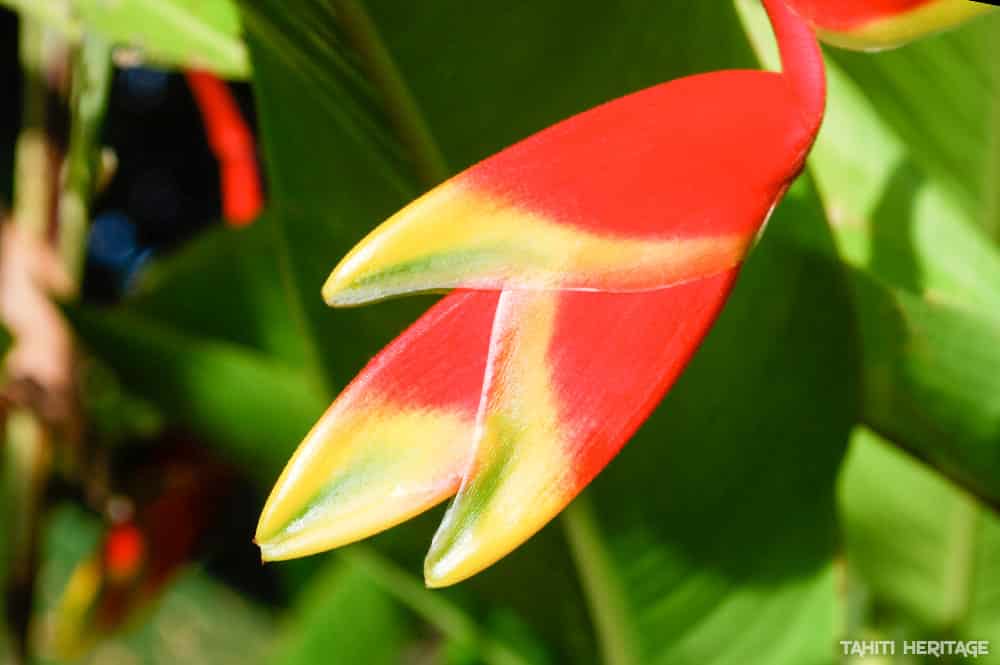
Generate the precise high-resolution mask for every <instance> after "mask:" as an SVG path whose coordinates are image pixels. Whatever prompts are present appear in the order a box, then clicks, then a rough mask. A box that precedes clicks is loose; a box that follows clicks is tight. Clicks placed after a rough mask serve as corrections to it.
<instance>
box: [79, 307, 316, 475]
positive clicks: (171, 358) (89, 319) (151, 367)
mask: <svg viewBox="0 0 1000 665" xmlns="http://www.w3.org/2000/svg"><path fill="white" fill-rule="evenodd" d="M70 314H71V318H72V320H73V323H74V326H75V328H76V329H77V331H78V332H79V334H80V335H81V336H82V337H83V338H84V339H85V340H87V345H88V347H89V349H90V350H92V351H93V352H96V353H97V354H98V355H99V356H100V357H101V358H103V359H105V360H106V362H107V363H108V364H109V365H110V366H111V367H112V368H113V369H114V370H115V371H116V372H117V373H118V374H119V376H121V377H122V378H123V380H125V381H126V382H127V383H128V384H129V385H130V386H131V387H132V389H133V390H134V391H135V392H136V394H138V395H139V396H140V397H143V398H145V399H148V400H150V401H153V402H155V403H156V404H157V405H158V406H159V407H160V408H161V409H162V410H163V412H164V413H165V415H167V416H168V417H170V418H171V419H172V420H173V421H174V422H177V423H180V424H183V425H186V426H188V427H191V428H193V429H195V430H196V431H198V432H200V433H202V434H203V435H204V436H205V437H206V438H207V439H208V441H210V442H213V443H217V444H219V445H221V446H223V447H224V448H225V449H226V450H227V451H228V452H229V454H230V455H232V457H233V459H234V460H235V461H236V462H238V463H239V464H241V465H243V466H244V467H245V468H246V469H247V470H248V471H250V472H251V473H252V475H254V476H255V477H257V478H258V479H259V480H260V481H261V482H262V483H268V482H271V481H272V480H273V478H274V473H275V469H277V468H280V466H281V465H282V464H283V463H284V459H285V458H287V456H288V455H290V454H291V452H292V450H294V446H295V444H296V443H297V442H298V439H299V438H300V437H301V436H302V434H303V433H304V432H305V431H307V430H308V428H309V427H310V426H311V424H312V422H313V421H314V420H315V418H316V417H317V415H318V414H319V413H322V410H323V409H324V408H325V407H326V400H325V399H324V397H323V394H322V392H321V391H320V390H318V389H317V388H316V386H315V384H313V383H311V382H310V380H309V378H308V376H307V375H305V374H304V373H303V372H301V371H300V370H297V369H294V368H292V367H289V366H288V365H286V364H283V363H281V362H279V361H276V360H275V359H273V358H272V357H269V356H266V355H264V354H262V353H259V352H256V351H253V350H252V349H249V348H247V347H241V346H239V345H235V344H230V343H226V342H222V341H217V340H213V339H210V338H204V337H194V336H191V335H186V334H184V333H182V332H179V331H177V330H175V329H172V328H170V327H168V326H166V325H164V324H163V323H161V322H158V321H155V320H151V319H149V318H146V317H143V316H142V315H139V314H135V313H132V312H127V311H100V310H95V309H93V308H79V309H75V310H70Z"/></svg>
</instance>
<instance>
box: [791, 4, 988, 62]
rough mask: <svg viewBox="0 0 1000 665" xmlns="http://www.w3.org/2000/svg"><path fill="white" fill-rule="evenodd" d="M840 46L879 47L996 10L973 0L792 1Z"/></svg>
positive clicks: (796, 7) (828, 38)
mask: <svg viewBox="0 0 1000 665" xmlns="http://www.w3.org/2000/svg"><path fill="white" fill-rule="evenodd" d="M789 4H790V5H791V6H792V7H794V8H795V9H796V10H797V11H798V12H800V13H801V14H802V16H804V17H806V18H807V19H809V20H810V21H811V22H812V23H813V26H814V27H815V28H816V31H817V33H818V34H819V36H820V37H821V38H822V39H823V40H824V41H827V42H829V43H831V44H834V45H836V46H841V47H844V48H850V49H857V50H879V49H886V48H893V47H895V46H900V45H901V44H905V43H906V42H909V41H912V40H914V39H916V38H918V37H922V36H923V35H927V34H931V33H934V32H940V31H941V30H947V29H948V28H952V27H954V26H956V25H958V24H960V23H962V22H964V21H966V20H968V19H970V18H973V17H974V16H979V15H981V14H985V13H986V12H988V11H991V10H993V9H995V7H991V6H990V5H988V4H986V3H983V2H973V1H972V0H789Z"/></svg>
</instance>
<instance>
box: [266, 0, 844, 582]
mask: <svg viewBox="0 0 1000 665" xmlns="http://www.w3.org/2000/svg"><path fill="white" fill-rule="evenodd" d="M764 4H765V6H766V7H767V10H768V13H769V15H770V17H771V21H772V24H773V26H774V29H775V32H776V34H777V38H778V43H779V46H780V48H781V51H782V60H783V68H784V72H783V73H782V74H776V73H769V72H760V71H726V72H716V73H712V74H703V75H699V76H693V77H689V78H685V79H680V80H678V81H673V82H670V83H665V84H662V85H659V86H656V87H653V88H650V89H648V90H644V91H641V92H638V93H635V94H633V95H629V96H627V97H624V98H622V99H619V100H615V101H613V102H609V103H607V104H604V105H603V106H600V107H598V108H596V109H593V110H591V111H587V112H585V113H582V114H580V115H578V116H575V117H573V118H570V119H569V120H566V121H564V122H562V123H559V124H557V125H555V126H553V127H551V128H549V129H547V130H544V131H542V132H540V133H539V134H537V135H535V136H533V137H531V138H528V139H526V140H525V141H523V142H521V143H519V144H517V145H515V146H513V147H511V148H508V149H507V150H505V151H503V152H501V153H499V154H497V155H495V156H494V157H491V158H489V159H487V160H486V161H484V162H482V163H481V164H478V165H476V166H474V167H472V168H471V169H469V170H468V171H466V172H464V173H462V174H460V175H458V176H456V177H454V178H452V179H451V180H449V181H448V182H445V183H444V184H442V185H440V186H438V187H437V188H435V189H434V190H432V191H431V192H429V193H428V194H426V195H425V196H423V197H421V198H420V199H418V200H417V201H415V202H414V203H412V204H410V205H409V206H407V207H406V208H404V209H403V210H402V211H400V212H399V213H398V214H397V215H395V216H393V217H392V218H391V219H390V220H388V221H387V222H385V223H384V224H383V225H382V226H380V227H379V228H378V229H376V230H375V231H374V232H373V233H372V234H370V235H369V237H368V238H366V239H365V240H364V241H362V243H361V244H360V245H358V247H356V248H355V249H354V250H353V251H352V252H351V253H350V254H349V255H348V256H347V257H346V258H345V259H344V260H343V261H342V262H341V264H340V265H339V266H338V267H337V268H336V269H335V270H334V271H333V274H332V275H331V276H330V279H329V280H328V281H327V283H326V285H325V287H324V296H325V297H326V299H327V301H328V302H330V303H331V304H334V305H353V304H360V303H363V302H368V301H371V300H377V299H380V298H384V297H389V296H395V295H399V294H404V293H412V292H417V291H434V290H440V289H447V288H460V289H476V290H478V291H459V292H457V293H455V294H453V295H451V296H449V297H448V298H446V299H445V300H444V301H443V302H442V303H441V304H439V305H438V306H437V308H435V309H434V310H432V312H431V313H429V314H428V315H426V316H425V317H424V318H423V319H421V320H420V321H419V322H418V323H417V324H416V325H415V326H414V327H413V328H411V329H410V330H409V331H407V332H406V333H404V334H403V336H402V337H401V338H400V339H399V340H397V341H396V342H394V343H393V344H392V345H390V347H389V348H388V349H387V350H386V351H384V352H383V353H382V354H381V355H380V356H379V357H378V358H376V359H375V361H373V362H372V363H371V364H370V365H369V366H368V367H367V368H366V369H365V370H363V371H362V374H361V375H360V376H359V377H358V378H357V379H356V380H355V381H354V383H352V384H351V386H350V387H349V388H348V389H347V390H346V391H345V392H344V393H343V394H342V395H341V396H340V397H339V398H338V399H337V400H336V401H335V402H334V404H333V405H332V406H331V407H330V410H329V411H328V412H327V413H326V414H325V415H324V416H323V418H322V419H321V420H320V422H319V423H318V424H317V425H316V427H315V428H314V429H313V431H312V432H311V433H310V434H309V435H308V437H307V438H306V440H305V441H304V442H303V444H302V445H301V446H300V448H299V450H298V451H297V452H296V454H295V456H294V457H293V459H292V461H291V462H290V464H289V466H288V468H287V469H286V470H285V472H284V473H283V474H282V476H281V478H280V479H279V481H278V483H277V485H276V487H275V489H274V491H273V493H272V495H271V497H270V499H269V500H268V503H267V506H266V507H265V509H264V512H263V514H262V516H261V521H260V524H259V526H258V532H257V539H258V543H259V544H260V545H261V549H262V553H263V556H264V558H266V559H280V558H289V557H294V556H301V555H303V554H308V553H312V552H316V551H319V550H322V549H326V548H329V547H333V546H337V545H341V544H344V543H345V542H349V541H350V540H353V539H355V538H358V537H362V536H364V535H368V534H370V533H373V532H375V531H378V530H380V529H383V528H386V527H387V526H390V525H392V524H395V523H396V522H398V521H399V520H400V519H403V518H405V517H408V516H409V515H411V514H414V513H416V512H419V511H420V510H423V509H425V508H426V507H428V506H429V505H431V504H432V503H434V502H436V501H440V500H443V499H444V498H446V497H447V496H449V495H451V494H452V493H454V492H455V491H456V489H457V496H456V498H455V500H454V501H453V503H452V504H451V506H450V508H449V510H448V512H447V514H446V515H445V517H444V520H443V522H442V524H441V527H440V528H439V530H438V532H437V534H436V535H435V537H434V540H433V543H432V545H431V550H430V553H429V554H428V557H427V561H426V565H425V577H426V580H427V582H428V584H430V585H432V586H441V585H445V584H451V583H454V582H457V581H460V580H462V579H464V578H466V577H468V576H470V575H473V574H475V573H476V572H478V571H479V570H482V569H483V568H484V567H486V566H488V565H490V564H491V563H492V562H494V561H496V560H497V559H498V558H500V557H502V556H504V555H505V554H506V553H508V552H510V551H511V550H512V549H514V548H515V547H517V546H518V545H519V544H521V543H522V542H524V540H526V539H527V538H529V537H530V536H531V535H532V534H533V533H535V532H536V531H537V530H538V529H540V528H541V527H542V526H544V525H545V524H546V523H547V522H548V521H549V520H550V519H552V517H554V516H555V515H556V514H558V512H559V511H560V510H562V508H564V507H565V506H566V504H567V503H569V502H570V501H571V500H572V499H573V497H575V496H576V495H577V494H578V493H579V492H580V491H581V490H582V489H583V487H584V486H585V485H586V484H587V483H588V482H590V480H592V479H593V477H594V476H595V475H596V474H597V473H599V472H600V470H601V469H602V468H603V467H604V466H605V465H606V464H607V463H608V461H609V460H610V459H611V458H612V457H614V455H615V454H616V453H617V452H618V451H619V450H620V449H621V447H622V446H623V445H624V444H625V443H626V441H627V440H628V439H629V437H631V435H632V434H633V433H634V432H635V430H636V428H638V426H639V425H640V424H641V423H642V422H643V420H644V419H645V418H646V417H647V416H648V415H649V413H650V412H651V411H652V409H653V408H654V407H655V406H656V404H657V403H658V402H659V401H660V399H661V398H662V397H663V395H664V394H665V393H666V391H667V390H668V389H669V388H670V386H671V385H673V383H674V381H675V380H676V379H677V377H678V376H679V375H680V373H681V371H682V370H683V368H684V366H685V365H686V363H687V362H688V360H689V359H690V358H691V356H692V355H693V353H694V352H695V350H696V349H697V347H698V345H699V344H700V342H701V340H702V339H703V338H704V336H705V334H706V333H707V331H708V330H709V328H710V327H711V324H712V322H713V321H714V320H715V317H716V315H717V314H718V312H719V310H720V309H721V307H722V305H723V303H724V302H725V298H726V296H727V295H728V293H729V291H730V289H731V287H732V285H733V283H734V281H735V279H736V276H737V273H738V269H739V266H740V264H741V263H742V261H743V259H744V257H745V254H746V252H747V251H748V250H749V248H750V246H751V245H752V244H753V241H754V239H755V237H756V236H757V234H758V233H759V231H760V229H761V227H762V224H763V223H764V221H765V220H766V218H767V216H768V214H769V213H770V211H771V210H772V209H773V208H774V206H775V205H776V204H777V203H778V201H779V200H780V198H781V196H782V194H783V193H784V192H785V190H786V189H787V188H788V186H789V185H790V183H791V182H792V180H794V178H795V177H796V176H797V175H798V173H799V171H800V170H801V168H802V165H803V162H804V159H805V157H806V154H807V153H808V151H809V148H810V147H811V145H812V142H813V140H814V138H815V136H816V133H817V131H818V129H819V125H820V122H821V119H822V115H823V108H824V103H825V78H824V72H823V64H822V58H821V55H820V52H819V47H818V45H817V44H816V41H815V39H814V37H813V35H812V32H811V30H810V29H809V27H808V26H807V25H806V23H805V22H804V21H802V20H801V19H800V18H799V17H798V16H797V15H796V14H794V13H793V12H791V11H790V10H789V9H788V8H787V7H786V6H785V4H784V3H783V2H782V1H781V0H765V3H764ZM497 293H499V299H498V300H497V296H496V294H497ZM441 382H443V383H445V384H446V385H447V386H448V388H447V389H444V388H443V387H442V386H440V385H439V384H440V383H441ZM397 393H398V394H402V395H404V396H405V399H399V398H394V397H390V396H391V395H394V394H397ZM434 396H437V397H434ZM472 405H475V410H473V407H472Z"/></svg>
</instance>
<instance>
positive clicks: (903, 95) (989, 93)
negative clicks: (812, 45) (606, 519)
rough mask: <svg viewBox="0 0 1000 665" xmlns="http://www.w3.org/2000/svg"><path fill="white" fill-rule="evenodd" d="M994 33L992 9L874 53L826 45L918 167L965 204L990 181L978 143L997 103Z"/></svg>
mask: <svg viewBox="0 0 1000 665" xmlns="http://www.w3.org/2000/svg"><path fill="white" fill-rule="evenodd" d="M998 39H1000V16H998V15H995V14H994V15H988V16H986V17H983V18H981V19H977V20H974V21H971V22H969V23H968V24H966V25H965V26H964V27H962V28H960V29H958V30H953V31H950V32H946V33H943V34H940V35H937V36H934V37H930V38H927V39H922V40H919V41H916V42H913V43H912V44H910V45H908V46H907V47H905V48H902V49H899V50H895V51H887V52H885V53H880V54H878V55H877V56H872V55H870V54H861V53H852V52H850V51H842V50H837V49H829V51H828V54H829V56H830V58H831V60H832V61H833V62H835V63H836V64H837V65H838V66H839V67H840V68H841V70H842V71H844V72H845V73H846V74H847V75H848V76H849V77H850V79H851V80H852V81H853V82H854V83H855V84H856V85H857V86H858V87H859V88H860V89H862V90H864V91H865V95H866V96H867V97H868V99H869V100H871V102H872V105H873V108H874V109H875V110H876V112H877V113H878V115H879V116H880V118H881V119H882V120H883V121H884V122H885V123H886V124H887V125H888V126H889V127H891V128H892V130H893V132H894V133H895V134H897V135H898V136H899V137H900V138H902V140H903V141H904V142H905V143H906V146H907V148H908V150H909V153H910V156H911V157H912V159H913V160H914V162H915V163H916V164H917V165H918V166H919V167H920V169H921V170H923V171H925V172H926V173H927V174H928V175H929V176H930V177H932V178H933V179H935V180H937V181H938V182H939V183H940V184H941V186H942V187H943V188H944V189H945V190H946V191H947V192H948V193H949V194H952V195H954V196H955V198H956V201H957V203H958V204H959V205H961V206H962V207H963V208H964V209H965V210H966V211H967V212H973V211H979V210H981V209H982V206H983V204H984V203H985V202H986V198H987V196H988V194H987V188H988V187H994V188H995V186H996V185H995V183H991V182H990V181H988V180H987V178H986V177H985V176H986V175H987V174H988V173H989V171H988V169H987V165H988V163H989V160H990V159H992V156H991V155H990V153H989V152H988V151H987V150H984V149H983V148H984V146H988V145H989V144H990V140H991V135H992V133H993V132H995V131H996V130H995V129H994V128H991V127H990V123H991V115H992V113H993V112H994V107H995V106H996V105H997V104H998V102H997V99H998V98H997V95H996V90H997V89H996V88H994V86H995V85H996V83H995V79H994V78H993V77H994V73H993V69H994V67H995V62H996V43H997V40H998ZM959 100H960V101H959ZM993 191H994V192H995V189H994V190H993ZM976 222H977V223H981V222H985V220H984V219H982V218H981V217H978V218H977V219H976Z"/></svg>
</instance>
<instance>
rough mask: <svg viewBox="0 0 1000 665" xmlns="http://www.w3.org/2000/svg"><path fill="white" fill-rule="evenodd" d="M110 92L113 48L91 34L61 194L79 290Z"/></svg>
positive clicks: (76, 80)
mask: <svg viewBox="0 0 1000 665" xmlns="http://www.w3.org/2000/svg"><path fill="white" fill-rule="evenodd" d="M110 88H111V47H110V45H109V44H108V43H107V42H106V41H105V40H104V39H103V38H102V37H99V36H97V35H94V34H88V35H87V36H86V37H85V38H84V39H83V41H82V43H81V46H80V48H79V50H78V51H77V53H76V58H75V64H74V67H73V88H72V93H71V97H70V106H71V113H72V115H71V119H70V139H69V149H68V151H67V153H66V162H65V166H64V167H63V168H64V171H63V182H62V191H61V192H60V195H59V254H60V256H61V257H62V259H63V263H64V265H65V267H66V271H67V273H68V274H69V275H70V278H71V279H72V281H73V285H74V288H75V289H76V290H79V286H80V282H81V280H82V279H83V260H84V255H85V250H86V239H87V229H88V228H89V225H90V223H89V222H90V204H91V201H92V199H93V197H94V194H95V193H96V189H97V182H98V180H99V176H100V168H101V145H100V130H101V125H102V124H103V121H104V114H105V111H106V109H107V105H108V94H109V91H110Z"/></svg>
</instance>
